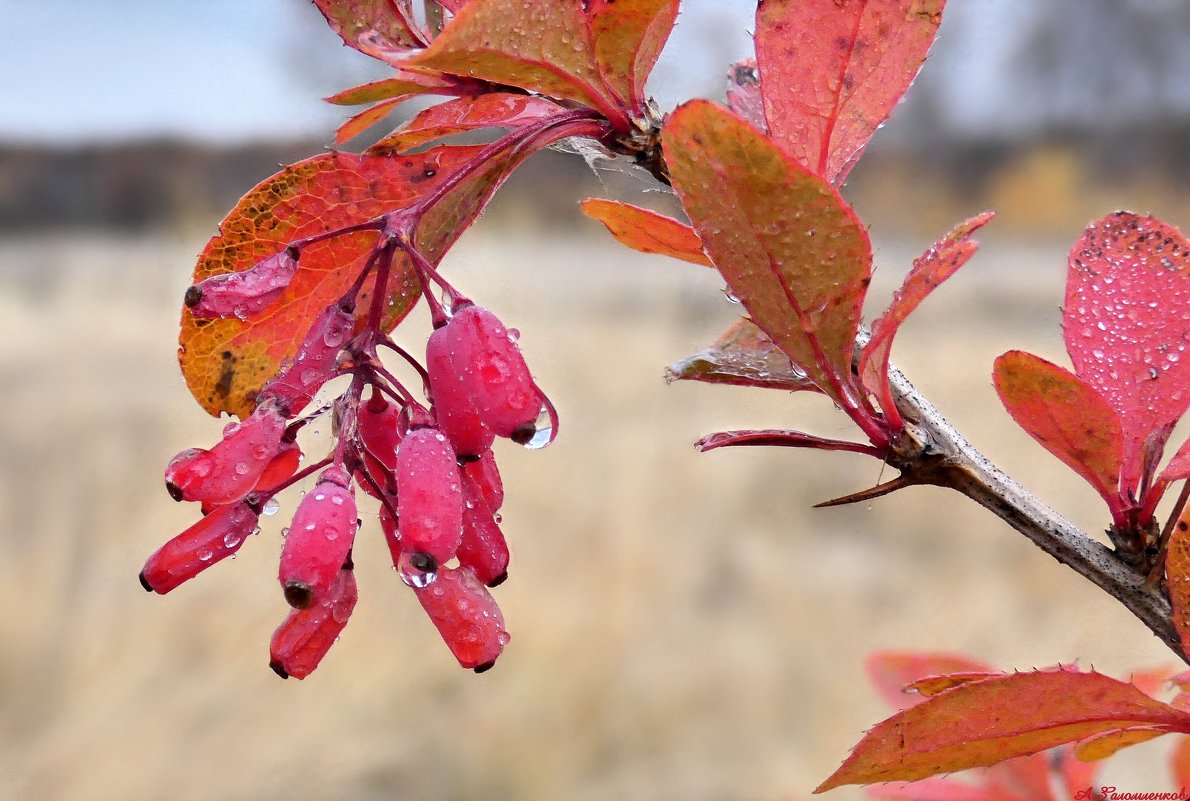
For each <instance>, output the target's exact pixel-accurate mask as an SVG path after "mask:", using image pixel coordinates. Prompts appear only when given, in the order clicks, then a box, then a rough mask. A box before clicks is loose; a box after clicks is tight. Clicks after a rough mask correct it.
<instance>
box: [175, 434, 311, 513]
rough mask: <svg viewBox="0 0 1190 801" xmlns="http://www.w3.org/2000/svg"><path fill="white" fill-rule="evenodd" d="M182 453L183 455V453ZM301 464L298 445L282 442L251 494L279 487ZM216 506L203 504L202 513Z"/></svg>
mask: <svg viewBox="0 0 1190 801" xmlns="http://www.w3.org/2000/svg"><path fill="white" fill-rule="evenodd" d="M182 453H185V451H183V452H182ZM179 455H180V454H179ZM174 458H177V457H174ZM301 463H302V449H301V448H299V447H298V444H297V443H296V442H285V441H282V442H281V450H280V451H278V452H277V455H276V456H274V457H273V460H272V461H271V462H269V464H268V467H266V468H265V469H264V472H262V473H261V474H260V478H258V479H257V480H256V486H255V487H253V488H252V492H267V491H268V490H271V489H274V488H276V487H279V486H281V485H282V484H284V483H285V482H286V481H288V480H289V479H290V478H292V477H293V474H294V473H296V472H297V469H298V465H300V464H301ZM216 506H217V504H213V503H204V504H203V505H202V513H203V514H204V515H208V514H210V513H211V512H212V511H214V510H215V508H216Z"/></svg>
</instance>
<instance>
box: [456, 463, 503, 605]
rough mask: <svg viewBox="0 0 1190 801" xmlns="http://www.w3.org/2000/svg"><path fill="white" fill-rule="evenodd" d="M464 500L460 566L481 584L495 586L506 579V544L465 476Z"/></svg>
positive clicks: (474, 485) (491, 514)
mask: <svg viewBox="0 0 1190 801" xmlns="http://www.w3.org/2000/svg"><path fill="white" fill-rule="evenodd" d="M463 497H464V499H465V500H466V508H465V510H464V512H463V541H462V542H461V543H460V544H459V552H458V557H459V564H460V565H462V566H463V567H469V568H471V569H472V570H474V571H475V575H476V577H477V578H478V579H479V580H480V581H482V582H483V583H484V584H486V585H488V586H489V587H496V586H498V585H500V584H503V583H504V580H505V579H507V578H508V543H507V542H505V540H504V534H503V532H501V531H500V525H499V524H498V523H497V522H496V519H495V513H494V512H493V511H492V509H491V507H489V506H488V504H487V502H486V501H485V500H484V498H483V493H482V491H481V489H480V487H479V486H478V484H477V483H476V482H475V480H474V479H473V478H471V477H470V476H469V475H467V474H466V473H464V475H463Z"/></svg>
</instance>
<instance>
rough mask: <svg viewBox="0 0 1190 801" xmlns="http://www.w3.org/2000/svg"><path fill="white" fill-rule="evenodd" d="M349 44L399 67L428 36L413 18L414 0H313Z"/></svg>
mask: <svg viewBox="0 0 1190 801" xmlns="http://www.w3.org/2000/svg"><path fill="white" fill-rule="evenodd" d="M314 5H316V6H318V10H319V11H321V12H322V16H324V17H326V21H327V23H328V24H329V25H330V26H331V29H332V30H334V32H335V33H337V34H339V36H340V37H342V39H343V42H344V43H345V44H346V45H347V46H348V47H353V48H355V49H356V50H358V51H360V52H361V53H364V54H365V55H369V56H371V57H372V58H378V59H380V60H381V61H384V62H386V63H388V64H392V65H394V66H400V64H401V61H402V59H404V58H406V57H408V55H409V52H410V51H411V50H415V49H420V48H422V47H425V45H426V43H427V42H428V41H429V38H428V37H427V35H426V32H425V31H424V30H422V28H421V26H420V25H418V24H417V21H416V20H415V19H414V17H413V6H412V4H411V0H314Z"/></svg>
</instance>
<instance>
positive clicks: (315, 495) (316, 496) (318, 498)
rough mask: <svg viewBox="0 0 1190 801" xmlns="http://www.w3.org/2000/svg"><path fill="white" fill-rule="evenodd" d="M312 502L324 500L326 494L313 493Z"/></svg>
mask: <svg viewBox="0 0 1190 801" xmlns="http://www.w3.org/2000/svg"><path fill="white" fill-rule="evenodd" d="M314 500H316V501H322V500H326V493H325V492H316V493H314Z"/></svg>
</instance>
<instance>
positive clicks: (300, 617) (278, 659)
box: [269, 561, 359, 679]
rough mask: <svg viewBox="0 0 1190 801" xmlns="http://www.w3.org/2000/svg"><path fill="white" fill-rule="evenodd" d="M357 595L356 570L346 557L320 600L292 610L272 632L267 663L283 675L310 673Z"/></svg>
mask: <svg viewBox="0 0 1190 801" xmlns="http://www.w3.org/2000/svg"><path fill="white" fill-rule="evenodd" d="M358 598H359V592H358V590H357V588H356V583H355V571H354V570H353V569H352V567H351V563H350V561H348V562H347V564H345V565H344V566H343V569H342V570H340V571H339V572H338V574H337V575H336V576H335V578H334V580H333V581H332V582H331V584H330V587H328V589H327V592H326V594H325V595H324V596H323V598H322V600H321V601H320V602H319V603H317V604H315V605H314V606H311V607H310V608H308V609H294V610H292V611H291V612H290V613H289V617H287V618H285V622H283V623H282V624H281V625H280V626H278V627H277V630H276V631H275V632H273V640H272V642H271V643H270V644H269V659H270V661H269V667H271V668H272V669H273V670H274V671H275V672H276V674H277V675H278V676H280V677H281V678H283V679H287V678H289V677H290V676H293V677H294V678H295V679H304V678H306V676H309V675H310V674H311V673H313V672H314V669H315V668H316V667H318V663H319V662H321V661H322V658H323V657H324V656H326V654H327V651H329V650H330V649H331V646H332V645H334V644H335V640H337V639H338V638H339V634H340V633H341V632H342V631H343V629H344V627H345V626H346V625H347V620H348V618H350V617H351V612H352V610H353V609H355V602H356V600H357V599H358Z"/></svg>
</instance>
